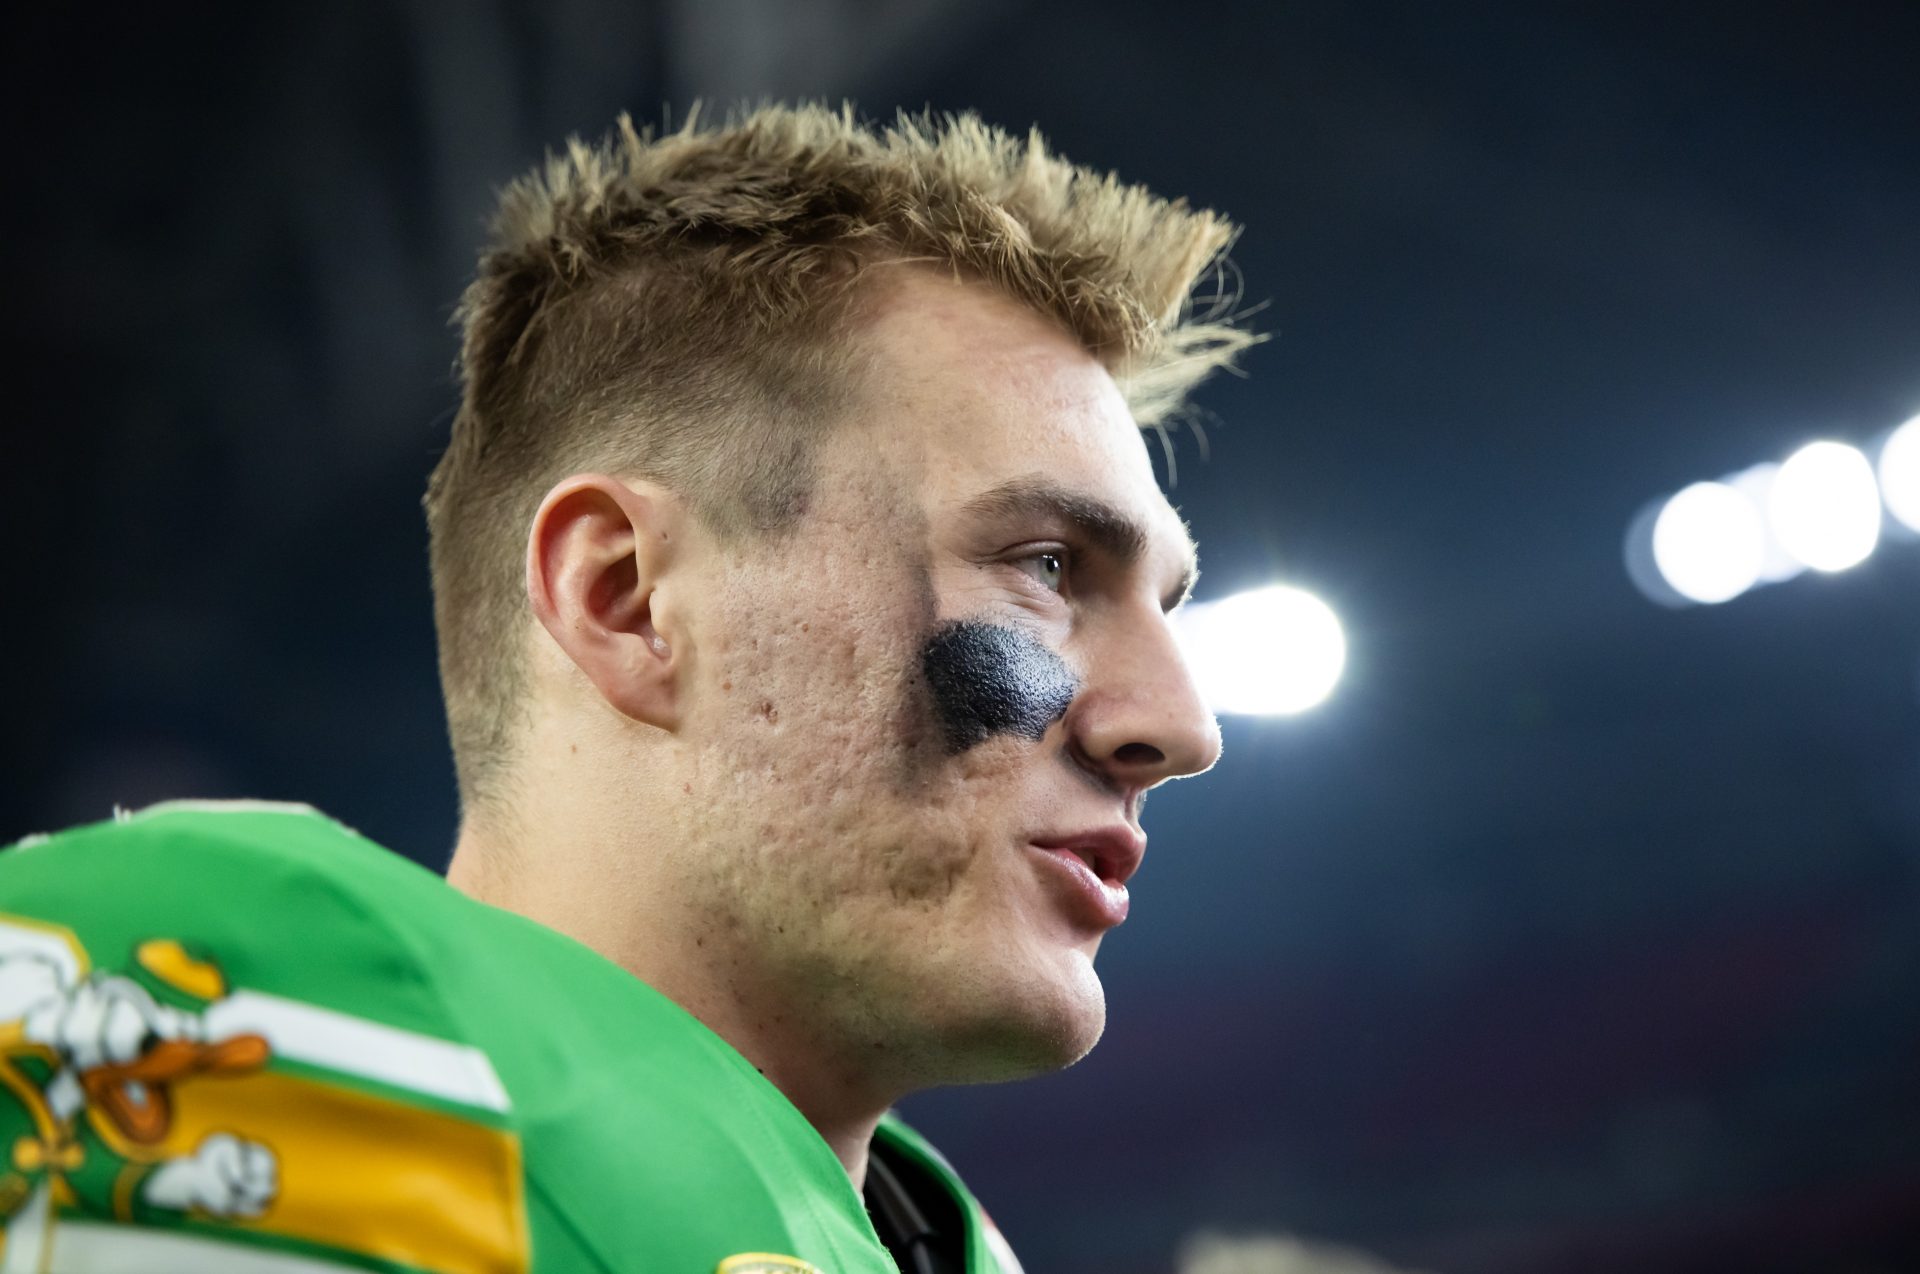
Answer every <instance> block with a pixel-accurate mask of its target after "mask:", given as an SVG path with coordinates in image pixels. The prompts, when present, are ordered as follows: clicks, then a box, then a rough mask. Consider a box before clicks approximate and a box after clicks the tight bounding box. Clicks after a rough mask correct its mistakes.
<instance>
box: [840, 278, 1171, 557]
mask: <svg viewBox="0 0 1920 1274" xmlns="http://www.w3.org/2000/svg"><path fill="white" fill-rule="evenodd" d="M860 340H861V342H862V344H863V346H864V349H865V353H866V354H867V358H866V359H865V360H864V373H865V374H864V377H863V379H864V384H865V392H864V393H863V394H862V406H861V408H860V409H859V414H860V415H861V416H862V417H864V418H865V419H864V420H863V421H862V424H864V425H865V426H866V427H865V428H861V429H859V430H858V431H857V432H858V433H859V434H860V435H861V437H860V441H859V445H860V446H861V448H863V449H864V450H866V451H867V453H868V454H869V455H870V456H872V457H873V458H874V459H876V460H877V461H878V462H880V463H881V464H883V465H884V466H885V467H886V468H888V469H889V470H891V471H892V473H893V474H895V475H896V476H897V477H899V478H901V479H903V480H905V481H906V482H907V483H911V484H912V485H913V486H915V487H916V488H917V489H918V491H919V493H920V495H921V497H922V499H921V507H922V508H923V509H925V510H927V511H928V512H941V511H946V512H954V511H957V510H958V509H960V508H962V507H964V506H965V505H966V504H967V502H968V501H970V500H971V499H972V498H973V497H975V496H976V495H978V494H979V493H981V492H983V491H988V490H991V489H993V488H996V487H1002V486H1005V485H1006V484H1008V483H1010V482H1019V481H1025V482H1034V481H1038V480H1044V481H1046V482H1049V483H1051V484H1053V485H1055V486H1058V487H1062V488H1066V489H1069V490H1072V491H1075V492H1078V493H1081V494H1084V495H1086V496H1088V497H1090V498H1092V499H1096V500H1099V501H1101V502H1103V503H1105V504H1108V505H1110V506H1112V507H1113V508H1114V509H1116V510H1118V511H1119V512H1121V513H1123V514H1124V515H1125V516H1127V517H1128V518H1129V519H1130V520H1132V521H1134V522H1136V523H1138V524H1140V525H1141V526H1142V527H1143V528H1144V529H1145V530H1146V531H1147V532H1148V535H1149V538H1150V540H1151V541H1152V542H1153V544H1154V546H1155V547H1156V548H1157V549H1161V550H1163V551H1169V552H1175V551H1177V552H1178V553H1179V554H1181V555H1184V554H1185V553H1186V551H1187V548H1188V546H1187V539H1186V532H1185V528H1184V527H1183V525H1182V524H1181V522H1180V519H1179V516H1178V515H1177V514H1176V513H1175V512H1174V510H1173V507H1172V505H1170V504H1169V503H1168V502H1167V500H1166V497H1165V496H1163V495H1162V494H1161V492H1160V488H1159V484H1158V483H1157V482H1156V481H1155V479H1154V476H1153V465H1152V463H1151V461H1150V460H1149V458H1148V453H1147V448H1146V443H1145V441H1144V440H1143V438H1142V437H1141V433H1140V429H1139V427H1138V425H1137V424H1135V422H1134V419H1133V415H1132V413H1131V412H1130V411H1129V410H1128V408H1127V404H1126V400H1125V398H1124V397H1123V396H1122V394H1121V392H1120V389H1119V387H1118V386H1117V385H1116V384H1115V383H1114V380H1113V377H1112V375H1111V374H1109V373H1108V371H1107V370H1106V368H1105V367H1103V366H1102V365H1101V364H1100V362H1099V360H1097V359H1096V358H1094V357H1093V355H1091V354H1090V353H1088V352H1087V351H1086V349H1085V348H1084V347H1082V346H1081V345H1080V343H1079V342H1078V341H1077V340H1076V339H1075V338H1074V337H1073V336H1072V335H1071V334H1070V333H1068V332H1066V331H1064V330H1063V329H1062V328H1060V327H1059V326H1058V325H1057V324H1055V323H1054V322H1053V321H1052V320H1050V319H1048V318H1046V317H1044V316H1042V315H1040V314H1038V313H1035V312H1034V311H1033V310H1031V309H1029V308H1027V307H1026V306H1023V305H1021V304H1019V303H1018V302H1015V301H1013V300H1010V299H1008V298H1006V297H1004V296H1001V295H999V294H998V293H996V292H993V291H991V290H990V289H988V288H987V287H985V286H983V285H980V284H975V283H966V282H959V281H956V280H954V279H952V278H951V277H949V276H946V275H942V274H938V273H935V272H933V271H931V270H927V269H923V268H918V267H903V268H901V269H899V270H898V271H897V273H896V274H895V275H894V276H893V277H891V278H889V279H887V280H886V281H885V282H884V283H883V285H882V286H881V287H880V288H879V289H878V292H877V296H876V299H875V302H874V304H873V306H872V307H871V309H870V310H869V311H868V314H867V316H866V322H865V323H864V324H863V329H862V333H861V337H860Z"/></svg>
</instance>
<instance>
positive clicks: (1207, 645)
mask: <svg viewBox="0 0 1920 1274" xmlns="http://www.w3.org/2000/svg"><path fill="white" fill-rule="evenodd" d="M1177 631H1178V633H1179V636H1180V644H1181V646H1182V647H1183V649H1184V650H1185V651H1186V657H1187V663H1188V666H1189V667H1191V668H1192V670H1193V675H1194V679H1195V680H1196V681H1197V682H1198V683H1199V685H1200V692H1201V694H1202V695H1203V696H1205V698H1206V700H1207V706H1208V707H1209V708H1211V709H1212V710H1213V711H1215V712H1230V713H1243V714H1248V715H1258V716H1287V715H1291V714H1293V713H1297V712H1305V711H1306V710H1307V709H1309V708H1312V707H1315V706H1317V705H1318V704H1320V703H1322V702H1324V701H1325V699H1326V698H1327V696H1328V695H1330V694H1332V693H1333V687H1334V685H1335V684H1336V683H1337V682H1338V681H1339V680H1340V673H1341V671H1342V670H1343V669H1344V668H1345V667H1346V662H1347V639H1346V635H1345V633H1344V632H1342V631H1341V628H1340V620H1339V618H1338V617H1337V616H1336V615H1335V614H1334V613H1333V610H1332V609H1331V608H1330V607H1329V606H1328V605H1327V604H1326V603H1325V602H1323V601H1321V600H1320V599H1319V598H1317V597H1315V596H1314V595H1313V594H1311V593H1308V592H1306V591H1304V590H1302V589H1298V588H1292V587H1289V586H1287V585H1284V584H1275V585H1272V586H1269V587H1267V588H1258V589H1254V590H1253V591H1251V592H1247V593H1236V594H1235V595H1233V596H1232V597H1227V598H1223V599H1222V600H1220V601H1217V602H1203V603H1199V604H1195V605H1190V606H1188V607H1187V608H1186V609H1185V610H1184V611H1182V612H1181V613H1180V617H1179V620H1178V629H1177Z"/></svg>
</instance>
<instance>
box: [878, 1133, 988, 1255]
mask: <svg viewBox="0 0 1920 1274" xmlns="http://www.w3.org/2000/svg"><path fill="white" fill-rule="evenodd" d="M866 1203H867V1215H868V1216H870V1217H872V1218H873V1229H874V1232H875V1233H876V1234H878V1235H879V1236H880V1241H881V1242H882V1243H884V1244H886V1245H887V1251H888V1253H889V1254H891V1255H892V1257H893V1261H894V1264H896V1265H898V1266H899V1267H900V1269H901V1271H902V1274H961V1266H960V1261H959V1258H958V1256H957V1253H958V1252H959V1250H960V1247H961V1245H962V1244H963V1243H964V1242H965V1240H964V1238H963V1237H962V1236H961V1235H959V1234H942V1233H941V1231H940V1229H939V1228H937V1227H936V1226H935V1225H934V1224H933V1222H932V1221H930V1220H929V1219H928V1217H927V1214H926V1211H925V1210H924V1209H922V1208H921V1206H920V1205H919V1204H918V1203H916V1202H915V1201H914V1197H913V1192H912V1191H911V1190H910V1189H908V1186H907V1183H906V1182H905V1181H904V1180H902V1176H901V1173H900V1172H898V1171H896V1169H895V1167H894V1165H892V1164H889V1163H888V1162H887V1161H886V1159H885V1158H883V1157H882V1156H881V1154H880V1152H879V1147H878V1145H876V1146H875V1147H874V1149H873V1150H871V1151H869V1152H868V1155H867V1188H866Z"/></svg>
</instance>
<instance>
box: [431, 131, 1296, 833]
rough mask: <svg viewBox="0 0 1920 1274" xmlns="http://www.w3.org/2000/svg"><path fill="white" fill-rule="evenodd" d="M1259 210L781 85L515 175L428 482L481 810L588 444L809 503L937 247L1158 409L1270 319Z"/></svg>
mask: <svg viewBox="0 0 1920 1274" xmlns="http://www.w3.org/2000/svg"><path fill="white" fill-rule="evenodd" d="M1234 234H1235V230H1234V227H1233V226H1232V225H1231V224H1229V223H1228V222H1227V221H1225V220H1224V219H1222V218H1220V217H1219V216H1217V215H1215V214H1214V213H1212V212H1208V211H1204V210H1202V211H1196V210H1193V209H1190V208H1188V207H1187V205H1186V203H1185V201H1184V200H1166V199H1161V198H1159V197H1157V196H1155V195H1153V194H1151V193H1149V192H1148V191H1147V190H1145V189H1144V188H1142V187H1139V186H1131V185H1125V184H1122V183H1121V182H1120V180H1119V179H1118V178H1117V177H1115V176H1113V175H1112V174H1102V173H1097V172H1093V171H1091V170H1089V169H1086V168H1082V167H1077V166H1075V165H1074V164H1071V163H1069V162H1068V161H1066V160H1065V159H1062V158H1060V157H1059V156H1056V155H1053V154H1051V153H1049V151H1048V150H1047V146H1046V143H1045V141H1044V140H1043V139H1042V138H1041V136H1040V134H1039V133H1038V132H1037V131H1034V132H1030V133H1029V134H1028V135H1027V136H1026V137H1025V138H1020V137H1016V136H1012V135H1010V134H1008V133H1005V132H1003V131H1001V130H999V129H996V128H993V127H991V126H989V125H987V124H984V123H982V122H981V121H980V120H979V119H978V118H977V117H976V116H974V115H972V114H964V115H956V116H939V117H936V116H933V115H908V114H904V113H903V114H901V115H900V116H899V117H898V118H897V119H896V120H895V121H894V122H893V123H892V124H890V125H886V126H878V125H873V124H868V123H864V122H861V121H859V120H857V119H856V118H855V116H854V113H853V109H852V107H851V106H846V107H843V108H841V109H840V110H837V111H836V110H832V109H829V108H827V107H824V106H816V105H807V106H799V107H763V108H761V109H758V110H754V111H751V112H748V113H745V114H742V115H739V116H736V117H733V118H730V119H729V120H727V121H726V122H725V123H724V124H722V125H720V126H717V127H712V126H703V125H702V124H701V123H700V121H699V119H698V113H697V112H695V113H694V114H693V115H690V116H689V117H688V119H687V121H686V123H685V125H684V126H682V127H681V128H679V129H678V130H676V131H673V132H671V133H668V134H665V135H664V136H659V137H655V136H654V135H653V134H652V133H651V131H650V130H636V129H635V128H634V126H633V124H632V122H631V121H630V120H629V119H628V118H627V117H626V116H624V115H623V116H621V117H620V120H619V123H618V125H617V127H616V128H615V130H614V131H613V132H612V133H611V134H610V135H609V136H608V137H607V138H606V139H605V140H604V141H603V142H602V143H600V144H599V145H597V146H595V145H588V144H585V143H583V142H580V141H578V140H573V141H569V143H568V144H567V147H566V150H565V153H564V154H560V155H554V156H550V157H549V158H548V160H547V162H546V163H545V164H544V165H543V166H541V167H540V168H538V169H536V170H535V171H534V172H532V173H530V174H528V175H526V176H524V177H521V178H520V179H519V180H517V181H514V182H513V183H512V184H510V185H509V186H508V187H507V188H506V189H505V191H504V192H503V193H502V195H501V198H500V205H499V210H498V213H497V215H496V217H495V219H494V222H493V227H492V236H491V239H490V242H489V243H488V245H487V247H486V248H485V250H484V251H483V253H482V255H481V257H480V263H479V271H478V274H477V277H476V278H475V279H474V281H473V283H472V284H471V285H470V286H469V287H468V288H467V290H466V293H465V295H464V296H463V297H462V298H461V302H460V305H459V308H458V310H457V312H456V316H455V321H456V323H457V324H458V325H459V327H460V329H461V332H462V341H461V347H460V356H459V365H458V366H459V375H460V382H461V389H462V396H461V402H460V409H459V412H458V414H457V415H456V417H455V419H454V422H453V434H452V439H451V441H450V443H449V445H448V447H447V450H446V454H445V455H444V456H443V457H442V458H441V460H440V462H439V464H438V465H437V466H436V467H435V469H434V471H433V475H432V478H431V479H430V481H429V483H428V486H427V493H426V497H425V501H424V503H425V506H426V512H427V525H428V529H429V533H430V537H431V544H432V550H431V569H432V574H433V590H434V619H435V624H436V627H437V629H438V633H439V642H440V674H441V681H442V684H443V688H444V691H445V695H446V703H447V719H448V727H449V732H450V734H451V737H452V742H453V751H454V760H455V766H456V770H457V772H458V776H459V784H460V795H461V802H462V806H463V809H465V810H467V811H472V810H474V809H475V808H477V807H479V806H481V805H484V804H486V803H488V802H491V801H493V800H495V799H497V798H498V797H499V796H500V792H499V788H500V785H501V783H502V780H503V777H504V774H505V772H506V768H507V765H508V762H509V761H510V759H511V755H512V749H513V744H514V741H515V738H516V734H517V731H518V729H519V727H520V726H521V724H522V723H523V722H524V721H525V719H526V717H527V713H528V704H527V703H526V694H525V690H526V687H525V680H526V670H525V667H524V658H523V654H522V643H523V641H524V638H525V630H526V623H527V606H526V600H525V596H524V588H525V585H524V578H523V556H522V555H523V553H524V552H525V545H526V535H527V530H528V526H529V524H530V522H531V520H532V517H533V513H534V511H535V509H536V508H537V507H538V505H539V501H540V499H541V497H542V496H543V495H544V494H545V493H546V491H547V490H549V489H550V488H551V487H552V486H553V484H554V483H556V482H558V481H559V480H560V479H562V478H564V477H566V476H567V475H568V474H570V473H573V472H577V471H580V470H583V469H600V470H605V471H611V472H618V473H629V474H635V475H642V476H646V477H648V478H651V479H653V480H655V481H658V482H660V483H662V484H664V485H667V486H670V487H672V488H673V489H675V490H676V491H678V492H679V493H680V494H681V495H682V496H683V497H684V498H686V499H687V501H688V502H689V504H690V505H691V506H692V507H693V509H694V510H695V511H696V513H697V514H698V515H699V516H700V517H701V518H702V519H703V520H704V521H706V522H707V523H708V524H709V525H711V526H712V527H714V528H715V529H716V531H717V532H718V533H720V534H723V535H729V536H744V535H751V534H776V533H778V532H779V531H780V530H781V529H783V528H784V527H785V526H787V525H788V524H789V523H791V522H792V520H793V519H794V517H795V516H796V511H797V510H799V509H800V508H802V507H803V506H804V501H805V496H806V493H807V489H808V484H809V479H810V472H809V468H808V458H809V456H810V455H811V454H812V444H813V441H814V440H815V439H816V438H817V437H818V436H819V434H820V432H821V431H823V430H825V429H828V428H830V427H831V426H832V424H833V423H834V421H835V419H836V417H837V416H838V414H839V412H840V409H841V408H842V406H843V405H844V403H845V401H846V394H847V391H848V388H849V381H850V377H851V363H850V357H851V356H850V353H849V350H848V341H847V331H848V325H849V323H850V322H851V321H852V319H853V316H854V311H855V304H856V301H857V297H858V293H859V284H860V282H861V280H862V279H863V278H864V277H865V276H866V273H867V271H868V270H869V269H871V268H872V267H874V266H875V265H877V264H879V263H883V262H899V261H902V260H918V261H925V262H927V263H929V264H931V265H934V266H937V267H939V268H943V269H950V270H952V271H954V272H955V273H957V274H960V275H962V276H964V277H970V278H973V279H976V280H978V281H980V282H982V283H985V284H987V285H989V286H991V287H994V288H996V289H998V290H999V291H1001V292H1002V293H1004V294H1006V295H1007V296H1009V297H1011V298H1013V299H1014V300H1017V301H1019V302H1021V303H1023V304H1025V305H1028V306H1030V307H1031V308H1033V309H1034V310H1036V311H1038V312H1040V313H1042V314H1045V315H1048V316H1051V317H1052V318H1054V319H1055V320H1056V321H1058V322H1059V323H1060V324H1061V325H1062V326H1064V327H1065V328H1066V329H1067V330H1069V331H1071V332H1072V333H1073V334H1074V335H1075V336H1076V337H1077V338H1078V339H1079V340H1080V341H1081V342H1082V343H1083V344H1084V345H1085V347H1086V348H1087V349H1088V350H1089V351H1090V352H1091V353H1093V354H1094V355H1095V356H1096V357H1098V358H1099V359H1100V360H1101V361H1102V362H1103V363H1104V364H1105V365H1106V366H1107V367H1108V368H1109V370H1110V371H1112V373H1113V375H1114V377H1115V379H1116V381H1117V382H1118V383H1119V385H1120V387H1121V389H1122V391H1123V392H1124V393H1125V394H1126V395H1127V398H1128V402H1129V404H1130V406H1131V407H1132V409H1133V412H1134V415H1135V418H1136V419H1137V420H1138V421H1139V423H1140V424H1141V425H1142V426H1143V427H1152V426H1158V425H1160V424H1161V422H1162V421H1163V420H1165V419H1166V418H1167V417H1168V416H1169V415H1170V414H1171V413H1173V412H1174V411H1176V410H1177V409H1178V408H1179V406H1180V405H1181V403H1182V402H1183V401H1184V400H1185V398H1186V395H1187V393H1188V391H1189V390H1191V389H1192V387H1193V386H1194V385H1195V384H1197V383H1198V382H1199V381H1200V380H1201V379H1202V378H1203V377H1205V376H1206V375H1207V374H1208V373H1209V372H1211V371H1213V370H1214V369H1215V368H1218V367H1222V366H1229V365H1230V364H1231V362H1232V360H1233V358H1234V356H1235V355H1236V354H1237V353H1239V351H1241V350H1242V349H1244V348H1245V347H1246V346H1248V345H1249V344H1252V343H1253V342H1254V341H1256V340H1257V339H1259V338H1258V337H1257V336H1256V335H1254V334H1252V333H1249V332H1247V331H1245V330H1244V329H1242V328H1240V327H1237V326H1235V318H1236V316H1235V315H1233V314H1230V313H1228V311H1229V309H1230V308H1231V307H1232V305H1233V303H1234V299H1235V298H1233V297H1231V296H1228V295H1226V289H1225V287H1224V286H1220V287H1218V288H1217V291H1218V293H1219V294H1218V295H1215V296H1212V297H1209V298H1206V299H1204V300H1203V302H1202V303H1201V304H1200V305H1198V306H1196V305H1195V303H1194V299H1193V293H1194V290H1195V287H1196V285H1198V284H1200V282H1201V280H1203V279H1205V278H1209V277H1211V278H1212V279H1214V280H1215V282H1216V283H1217V284H1223V283H1224V281H1225V279H1226V277H1227V275H1226V272H1225V262H1224V253H1225V251H1226V248H1227V246H1228V245H1229V243H1230V242H1231V240H1232V239H1233V237H1234Z"/></svg>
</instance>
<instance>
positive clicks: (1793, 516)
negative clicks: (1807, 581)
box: [1767, 442, 1880, 571]
mask: <svg viewBox="0 0 1920 1274" xmlns="http://www.w3.org/2000/svg"><path fill="white" fill-rule="evenodd" d="M1767 523H1768V525H1769V526H1770V527H1771V529H1772V531H1773V535H1774V538H1775V539H1776V540H1778V541H1779V542H1780V547H1781V548H1783V549H1785V550H1786V551H1787V552H1788V553H1791V554H1792V555H1793V556H1794V557H1795V558H1798V559H1799V560H1800V561H1802V562H1805V563H1806V564H1807V565H1808V566H1811V567H1812V568H1813V569H1814V570H1816V571H1844V570H1846V569H1847V568H1848V567H1850V566H1857V565H1858V564H1859V563H1861V562H1863V561H1865V560H1866V558H1867V557H1868V555H1870V554H1871V553H1872V552H1873V549H1874V546H1875V545H1876V544H1878V543H1879V542H1880V493H1879V491H1878V489H1877V488H1876V487H1875V485H1874V480H1873V466H1872V465H1871V464H1868V463H1867V458H1866V456H1865V455H1863V454H1861V452H1860V450H1859V448H1857V447H1849V446H1847V445H1846V444H1845V443H1841V442H1810V443H1808V444H1807V445H1806V446H1804V447H1802V448H1800V450H1798V451H1796V452H1794V453H1793V454H1792V455H1791V456H1788V457H1787V460H1786V463H1785V464H1782V465H1781V466H1780V472H1779V473H1777V474H1775V475H1774V478H1773V488H1772V490H1770V491H1769V492H1768V493H1767Z"/></svg>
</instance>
